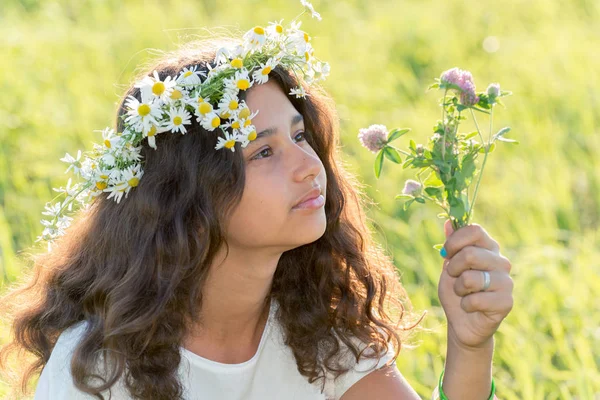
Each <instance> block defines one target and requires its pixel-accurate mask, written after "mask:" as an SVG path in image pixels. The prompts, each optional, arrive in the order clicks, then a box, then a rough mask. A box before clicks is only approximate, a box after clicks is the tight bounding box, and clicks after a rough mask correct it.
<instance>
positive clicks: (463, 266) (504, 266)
mask: <svg viewBox="0 0 600 400" xmlns="http://www.w3.org/2000/svg"><path fill="white" fill-rule="evenodd" d="M446 268H447V269H448V274H449V275H450V276H452V277H455V278H456V277H458V276H459V275H460V274H462V273H463V272H464V271H467V270H469V269H479V270H482V271H495V270H498V271H503V272H507V273H508V272H510V268H511V265H510V261H508V259H507V258H506V257H504V256H503V255H501V254H499V253H494V252H493V251H491V250H488V249H484V248H482V247H477V246H467V247H464V248H463V249H461V250H460V251H459V252H458V253H456V254H455V255H454V257H452V258H451V259H450V260H449V261H448V264H447V266H446Z"/></svg>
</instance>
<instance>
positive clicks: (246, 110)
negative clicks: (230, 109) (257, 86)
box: [240, 107, 250, 119]
mask: <svg viewBox="0 0 600 400" xmlns="http://www.w3.org/2000/svg"><path fill="white" fill-rule="evenodd" d="M249 116H250V109H249V108H247V107H245V108H244V109H242V111H240V118H241V119H244V118H248V117H249Z"/></svg>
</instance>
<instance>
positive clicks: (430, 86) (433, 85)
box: [427, 83, 440, 90]
mask: <svg viewBox="0 0 600 400" xmlns="http://www.w3.org/2000/svg"><path fill="white" fill-rule="evenodd" d="M439 87H440V84H439V83H434V84H432V85H429V87H428V88H427V90H431V89H438V88H439Z"/></svg>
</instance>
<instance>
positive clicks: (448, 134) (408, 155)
mask: <svg viewBox="0 0 600 400" xmlns="http://www.w3.org/2000/svg"><path fill="white" fill-rule="evenodd" d="M435 81H436V82H435V83H434V84H432V85H431V86H429V88H428V89H427V90H428V91H429V90H431V89H439V90H441V91H443V93H444V95H443V97H442V98H441V102H440V106H441V107H442V119H441V120H438V121H437V123H436V124H435V125H434V127H433V132H434V134H433V136H431V137H430V139H429V141H428V143H427V144H426V145H422V144H416V143H415V142H414V140H412V139H411V140H410V142H409V147H408V149H407V151H404V150H400V149H398V148H396V147H394V146H392V145H391V142H392V141H394V140H396V139H398V138H400V137H401V136H403V135H404V134H406V133H408V132H409V131H410V129H408V128H405V129H393V130H391V131H389V132H388V130H387V128H386V127H385V126H384V125H378V124H376V125H371V126H370V127H368V128H363V129H360V131H359V134H358V138H359V140H360V142H361V144H362V145H363V146H364V147H366V148H367V149H369V150H371V151H372V152H373V153H377V156H376V157H375V176H376V177H377V178H379V176H380V174H381V170H382V167H383V161H384V159H386V158H387V159H389V160H390V161H393V162H394V163H396V164H402V168H404V169H405V168H407V167H411V168H413V169H419V171H418V173H417V180H413V179H409V180H407V181H406V183H405V185H404V189H403V190H402V194H399V195H397V196H396V199H399V198H401V199H406V202H405V203H404V209H405V210H406V209H408V207H410V205H411V204H412V203H414V202H417V203H423V204H424V203H425V202H426V201H431V202H433V203H435V204H437V205H438V206H440V207H441V208H442V209H443V210H444V211H443V212H442V213H440V214H438V217H439V218H444V219H450V221H451V222H452V227H453V228H454V230H457V229H459V228H461V227H463V226H466V225H469V223H470V222H471V220H472V217H473V207H474V205H475V200H476V198H477V191H478V189H479V183H480V181H481V174H482V173H483V168H484V167H485V163H486V160H487V157H488V154H489V153H491V152H492V151H494V149H495V147H496V142H497V141H500V142H507V143H515V144H518V143H519V142H518V141H516V140H512V139H508V138H506V137H504V136H505V134H506V133H507V132H508V131H510V128H509V127H504V128H502V129H500V130H499V131H498V132H496V133H495V134H494V135H493V136H492V129H493V128H492V122H493V112H494V106H495V105H497V104H500V105H502V106H504V104H503V103H502V102H501V100H500V98H501V97H504V96H508V95H511V94H512V92H509V91H503V90H500V85H499V84H498V83H492V84H490V85H489V86H488V87H487V90H486V91H485V92H476V91H475V83H474V82H473V77H472V75H471V73H470V72H468V71H464V70H461V69H458V68H452V69H450V70H447V71H445V72H443V73H442V75H441V76H440V78H436V79H435ZM474 111H476V112H479V113H483V114H486V115H489V121H490V123H489V135H488V138H487V140H485V139H484V138H483V135H482V132H481V129H480V128H479V124H478V123H477V119H476V118H475V113H474ZM467 112H468V113H469V114H470V115H471V117H472V118H473V122H474V124H475V128H476V130H475V131H473V132H470V133H463V132H459V126H460V123H461V121H464V120H466V119H467V117H466V116H465V115H464V114H465V113H467ZM475 137H477V138H479V139H480V141H481V142H479V141H477V140H476V139H475ZM401 154H403V155H404V156H405V158H404V160H403V159H402V156H401ZM480 154H483V162H482V165H481V171H480V172H478V171H477V167H476V160H477V159H478V158H479V157H480ZM425 172H428V174H427V175H426V177H425V178H422V175H423V174H424V173H425ZM475 176H478V177H477V183H476V185H475V190H474V193H473V196H472V198H470V194H469V191H470V188H471V184H472V183H473V179H474V178H475ZM441 246H442V245H441V244H440V245H436V246H434V247H435V248H436V249H438V250H439V249H440V248H441Z"/></svg>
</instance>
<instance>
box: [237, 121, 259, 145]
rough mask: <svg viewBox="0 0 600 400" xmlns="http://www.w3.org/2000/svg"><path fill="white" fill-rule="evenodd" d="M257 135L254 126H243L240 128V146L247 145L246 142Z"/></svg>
mask: <svg viewBox="0 0 600 400" xmlns="http://www.w3.org/2000/svg"><path fill="white" fill-rule="evenodd" d="M256 136H257V133H256V128H255V127H254V125H249V126H247V127H245V128H242V133H241V137H242V139H243V140H242V147H244V148H245V147H246V146H248V144H249V143H250V142H251V141H253V140H255V139H256Z"/></svg>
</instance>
